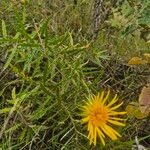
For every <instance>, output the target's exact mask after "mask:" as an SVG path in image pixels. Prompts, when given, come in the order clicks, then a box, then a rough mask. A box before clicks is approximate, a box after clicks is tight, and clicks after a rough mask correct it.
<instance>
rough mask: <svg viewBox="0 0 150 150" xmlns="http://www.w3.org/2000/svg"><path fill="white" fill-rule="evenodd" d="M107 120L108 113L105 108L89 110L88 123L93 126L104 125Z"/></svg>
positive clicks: (99, 107) (98, 107)
mask: <svg viewBox="0 0 150 150" xmlns="http://www.w3.org/2000/svg"><path fill="white" fill-rule="evenodd" d="M107 120H108V111H107V108H105V106H96V107H94V108H93V109H92V110H91V114H90V121H91V123H92V124H93V125H94V126H97V127H98V126H100V125H102V124H105V123H106V122H107Z"/></svg>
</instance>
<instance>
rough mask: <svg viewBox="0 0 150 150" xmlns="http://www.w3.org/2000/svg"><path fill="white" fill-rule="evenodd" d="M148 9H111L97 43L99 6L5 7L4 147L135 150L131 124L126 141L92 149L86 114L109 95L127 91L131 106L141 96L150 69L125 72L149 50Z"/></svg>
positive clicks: (0, 92) (0, 115)
mask: <svg viewBox="0 0 150 150" xmlns="http://www.w3.org/2000/svg"><path fill="white" fill-rule="evenodd" d="M142 2H143V1H142ZM142 2H141V1H138V2H133V3H132V1H128V2H124V3H123V4H122V5H119V6H116V7H113V6H111V4H110V3H106V6H107V4H108V6H109V5H110V7H112V14H110V16H109V17H108V20H106V21H105V22H104V24H103V25H102V29H101V31H100V33H99V37H98V39H97V40H96V41H94V42H93V41H92V42H91V37H90V34H91V33H90V32H91V20H90V18H91V12H92V11H93V10H92V6H93V1H90V0H88V1H85V0H78V1H77V4H74V3H73V1H65V2H64V1H59V0H53V1H51V2H50V1H48V0H45V1H43V0H38V1H30V0H25V1H24V2H23V1H2V2H0V18H1V23H0V48H1V51H0V82H1V86H0V120H1V122H0V139H1V141H0V148H2V149H3V150H6V149H14V150H15V149H20V150H21V149H54V150H55V149H66V150H67V149H77V150H78V149H79V150H80V149H81V150H82V149H85V150H88V149H99V148H100V149H112V148H113V149H117V150H119V149H120V150H121V149H123V148H124V147H129V148H131V147H132V144H133V143H134V136H135V135H136V134H137V133H138V129H139V128H140V127H139V126H138V127H137V130H136V131H135V133H133V134H132V135H131V136H130V137H127V134H126V132H131V131H133V129H134V125H133V126H131V125H130V123H129V125H127V127H126V129H124V130H123V131H121V133H122V134H123V137H122V139H120V140H118V141H108V142H107V143H108V144H107V146H106V147H105V148H104V147H102V146H101V145H100V144H98V145H97V147H93V146H90V145H89V141H88V139H87V135H86V130H85V128H84V127H83V125H82V124H81V123H80V115H79V113H80V110H79V107H80V105H81V104H82V102H83V101H84V100H86V99H87V97H88V95H89V94H91V93H96V92H97V91H99V90H101V89H102V88H111V89H112V91H114V92H115V91H118V90H120V91H119V92H120V95H121V96H122V98H124V99H125V100H126V99H127V101H129V100H132V99H129V98H130V97H132V96H134V97H136V95H137V94H135V93H134V92H133V89H137V84H138V83H139V81H140V83H139V84H138V88H140V87H141V86H143V85H141V84H143V83H144V81H145V78H144V79H143V78H141V77H143V76H144V77H145V74H144V75H141V72H144V71H143V70H144V69H143V70H141V72H140V71H139V70H134V69H132V67H131V68H130V67H128V69H124V70H122V66H123V63H122V62H123V59H124V58H125V57H126V58H125V59H127V58H128V57H130V56H131V55H132V54H134V53H137V52H138V54H140V53H141V52H142V51H144V52H146V51H149V50H148V49H149V45H148V41H149V39H148V36H147V35H146V40H145V39H143V38H141V37H140V36H141V34H142V33H144V37H145V34H146V33H145V30H146V31H148V30H149V20H148V19H147V18H148V12H149V10H148V8H149V6H148V5H149V1H146V0H145V1H144V3H142ZM138 3H140V6H141V7H140V8H139V7H138ZM132 6H133V7H132ZM137 12H139V13H138V15H137ZM143 25H144V26H143ZM118 54H119V55H118ZM125 54H127V56H125V57H124V55H125ZM120 59H121V61H120ZM125 67H127V66H125ZM136 71H137V72H136ZM138 71H139V72H138ZM136 73H137V74H136ZM144 73H145V72H144ZM146 73H147V72H146ZM131 92H132V94H134V95H132V94H131V95H130V93H131ZM127 95H129V96H128V97H126V96H127ZM129 121H132V120H129ZM135 124H136V122H135ZM134 130H135V129H134ZM143 136H145V135H142V138H143ZM130 139H132V140H130Z"/></svg>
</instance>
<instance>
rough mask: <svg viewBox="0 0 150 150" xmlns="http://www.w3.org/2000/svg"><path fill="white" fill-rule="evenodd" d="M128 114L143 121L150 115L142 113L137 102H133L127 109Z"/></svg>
mask: <svg viewBox="0 0 150 150" xmlns="http://www.w3.org/2000/svg"><path fill="white" fill-rule="evenodd" d="M126 112H127V114H128V115H129V116H132V117H135V118H137V119H143V118H145V117H147V116H148V114H145V113H142V112H141V110H140V108H139V104H138V103H137V102H131V103H129V104H128V106H127V107H126Z"/></svg>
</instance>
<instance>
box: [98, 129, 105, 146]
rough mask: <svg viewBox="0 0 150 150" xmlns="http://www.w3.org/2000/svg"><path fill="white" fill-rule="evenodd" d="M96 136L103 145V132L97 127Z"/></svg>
mask: <svg viewBox="0 0 150 150" xmlns="http://www.w3.org/2000/svg"><path fill="white" fill-rule="evenodd" d="M97 132H98V136H99V137H100V140H101V142H102V144H103V145H105V141H104V134H103V133H102V132H101V131H100V130H99V129H98V130H97Z"/></svg>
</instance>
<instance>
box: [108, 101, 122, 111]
mask: <svg viewBox="0 0 150 150" xmlns="http://www.w3.org/2000/svg"><path fill="white" fill-rule="evenodd" d="M122 104H123V102H122V103H120V104H118V105H116V106H114V107H111V108H110V109H109V110H115V109H117V108H119V107H120V106H121V105H122Z"/></svg>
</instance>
